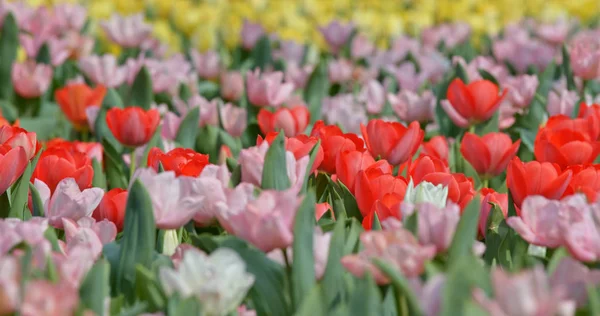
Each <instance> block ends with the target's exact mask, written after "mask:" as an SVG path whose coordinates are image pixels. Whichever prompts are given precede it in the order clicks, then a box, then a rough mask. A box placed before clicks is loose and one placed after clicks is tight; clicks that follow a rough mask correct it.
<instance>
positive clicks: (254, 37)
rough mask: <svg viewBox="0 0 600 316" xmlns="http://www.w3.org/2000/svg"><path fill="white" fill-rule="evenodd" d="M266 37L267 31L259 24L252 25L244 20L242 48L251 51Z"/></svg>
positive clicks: (241, 34) (241, 35)
mask: <svg viewBox="0 0 600 316" xmlns="http://www.w3.org/2000/svg"><path fill="white" fill-rule="evenodd" d="M264 35H265V29H264V28H263V27H262V25H260V24H259V23H252V22H250V21H248V20H246V19H244V24H243V25H242V31H241V33H240V37H241V38H242V46H243V47H244V49H246V50H251V49H253V48H254V45H256V43H257V42H258V40H260V38H261V37H263V36H264Z"/></svg>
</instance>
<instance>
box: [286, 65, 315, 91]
mask: <svg viewBox="0 0 600 316" xmlns="http://www.w3.org/2000/svg"><path fill="white" fill-rule="evenodd" d="M314 68H315V67H313V66H312V65H304V66H298V65H297V64H295V63H288V64H287V65H286V67H285V80H286V81H287V82H291V83H293V84H294V88H296V89H304V87H306V84H307V83H308V79H309V78H310V75H311V74H312V72H313V69H314Z"/></svg>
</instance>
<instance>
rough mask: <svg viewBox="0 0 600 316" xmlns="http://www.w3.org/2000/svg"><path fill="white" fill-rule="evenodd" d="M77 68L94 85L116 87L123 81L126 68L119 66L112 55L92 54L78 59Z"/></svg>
mask: <svg viewBox="0 0 600 316" xmlns="http://www.w3.org/2000/svg"><path fill="white" fill-rule="evenodd" d="M79 69H80V70H81V72H82V73H83V74H84V75H85V76H86V77H88V78H89V79H90V80H91V81H92V82H93V83H95V84H96V85H103V86H105V87H108V88H117V87H119V86H120V85H122V84H123V82H125V77H126V75H127V69H126V68H125V67H120V66H119V63H118V62H117V58H116V57H115V56H114V55H111V54H106V55H102V56H98V55H92V56H88V57H84V58H82V59H80V60H79Z"/></svg>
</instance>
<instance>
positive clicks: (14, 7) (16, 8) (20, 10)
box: [0, 1, 35, 28]
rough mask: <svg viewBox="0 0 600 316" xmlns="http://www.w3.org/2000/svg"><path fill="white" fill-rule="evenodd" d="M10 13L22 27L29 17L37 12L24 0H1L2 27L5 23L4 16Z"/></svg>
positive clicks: (0, 25) (0, 18)
mask: <svg viewBox="0 0 600 316" xmlns="http://www.w3.org/2000/svg"><path fill="white" fill-rule="evenodd" d="M8 13H11V14H12V15H13V17H14V18H15V21H16V22H17V26H18V27H19V28H22V27H23V25H24V24H25V22H26V21H27V20H29V18H30V17H31V16H32V15H33V14H34V13H35V9H34V8H32V7H30V6H29V5H28V4H27V3H26V2H24V1H17V2H8V1H2V2H0V28H2V25H4V18H5V17H6V15H7V14H8Z"/></svg>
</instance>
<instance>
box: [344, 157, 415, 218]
mask: <svg viewBox="0 0 600 316" xmlns="http://www.w3.org/2000/svg"><path fill="white" fill-rule="evenodd" d="M406 186H407V184H406V180H405V179H404V178H402V177H394V176H393V175H392V174H390V173H385V172H384V171H382V170H381V168H378V167H377V166H375V167H374V168H367V169H366V170H363V171H360V172H359V173H358V175H357V176H356V182H355V187H354V190H355V196H356V203H357V204H358V208H359V210H360V212H361V214H362V215H363V216H364V217H365V219H364V220H363V227H365V228H370V227H371V221H372V219H373V217H374V212H376V213H377V216H378V217H379V220H380V221H383V220H385V219H386V218H387V217H390V216H394V217H396V218H398V219H400V216H401V214H400V207H399V206H400V203H401V202H402V200H403V199H404V194H405V193H406Z"/></svg>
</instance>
